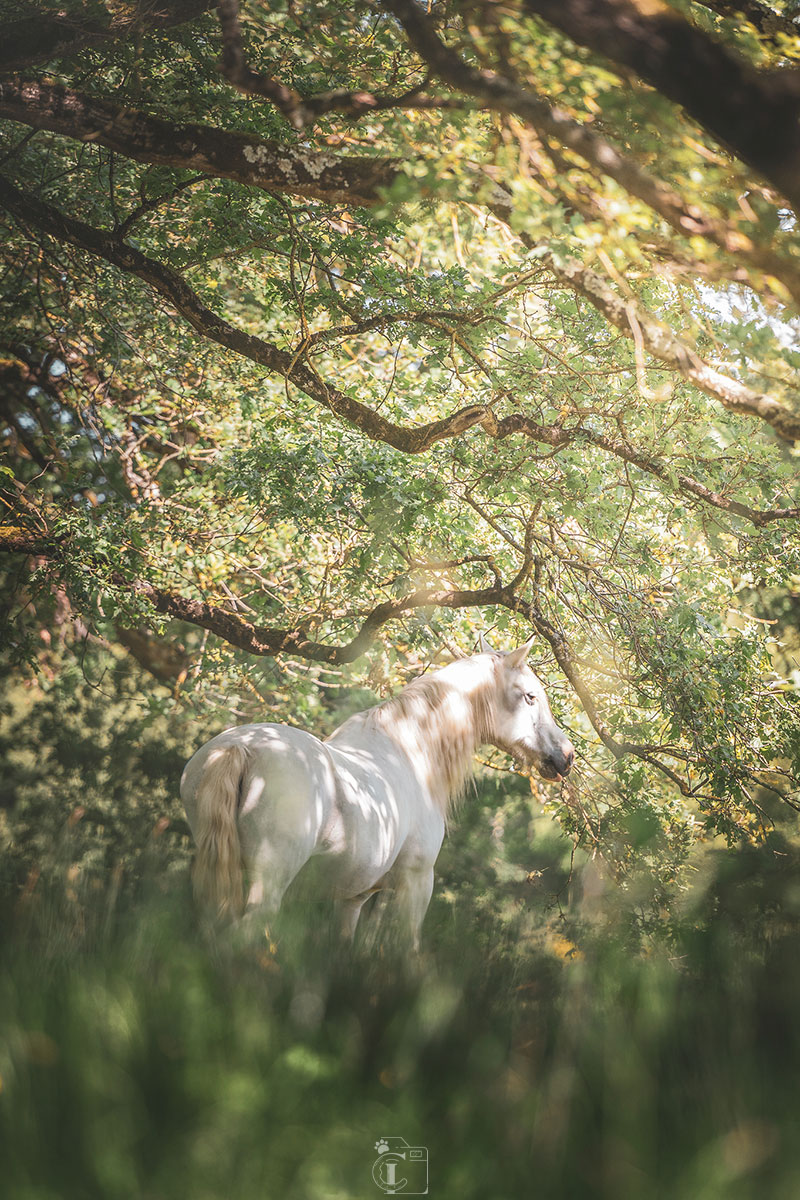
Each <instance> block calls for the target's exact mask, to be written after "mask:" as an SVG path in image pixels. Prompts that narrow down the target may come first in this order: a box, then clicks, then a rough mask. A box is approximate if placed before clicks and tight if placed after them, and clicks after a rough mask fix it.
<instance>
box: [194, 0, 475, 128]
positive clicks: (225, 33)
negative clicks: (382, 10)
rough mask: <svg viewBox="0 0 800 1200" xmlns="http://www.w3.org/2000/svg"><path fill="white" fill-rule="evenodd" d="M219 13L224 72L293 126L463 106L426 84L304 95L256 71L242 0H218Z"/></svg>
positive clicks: (245, 92) (240, 89) (232, 82)
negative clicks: (388, 91)
mask: <svg viewBox="0 0 800 1200" xmlns="http://www.w3.org/2000/svg"><path fill="white" fill-rule="evenodd" d="M217 13H218V15H219V23H220V29H221V31H222V57H221V58H220V70H221V72H222V74H223V75H224V76H225V78H226V79H227V80H228V82H229V83H231V84H233V86H234V87H235V88H236V89H237V91H240V92H243V93H244V94H245V95H246V96H263V97H264V98H265V99H267V100H270V101H271V102H272V103H273V104H274V105H275V107H276V108H277V109H278V111H279V112H281V113H283V115H284V117H285V118H286V120H287V121H288V122H289V124H290V125H291V126H292V128H293V129H297V130H301V129H303V128H305V126H306V125H311V124H313V122H314V121H316V120H317V119H318V118H319V117H321V116H324V115H325V114H326V113H330V112H338V113H341V114H343V115H344V116H347V117H353V118H356V117H360V116H363V115H364V113H369V112H379V111H382V110H385V109H390V108H425V109H430V108H458V107H462V102H461V101H459V100H456V99H450V98H445V99H440V98H438V97H436V96H426V95H424V94H423V92H422V86H420V87H418V88H411V89H410V90H408V91H406V92H403V93H402V94H401V95H399V96H382V95H376V94H375V93H373V92H369V91H367V90H366V89H363V88H362V89H360V90H358V91H346V90H337V91H331V92H321V93H319V94H318V95H316V96H303V95H301V94H300V92H297V91H295V89H294V88H290V87H287V86H286V85H285V84H283V83H281V82H280V81H279V80H277V79H274V78H273V77H272V76H271V75H266V74H264V73H263V72H261V71H254V70H252V68H251V67H250V66H249V64H248V62H247V59H246V57H245V52H244V43H243V40H242V29H241V25H240V22H239V3H238V0H218V3H217Z"/></svg>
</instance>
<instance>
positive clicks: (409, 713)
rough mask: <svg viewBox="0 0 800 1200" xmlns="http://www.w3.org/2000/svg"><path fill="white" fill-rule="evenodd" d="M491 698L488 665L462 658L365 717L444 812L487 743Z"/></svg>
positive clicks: (490, 676)
mask: <svg viewBox="0 0 800 1200" xmlns="http://www.w3.org/2000/svg"><path fill="white" fill-rule="evenodd" d="M493 700H494V685H493V675H492V672H491V667H490V664H489V663H481V662H480V660H475V659H462V660H460V661H459V662H455V663H451V664H450V665H449V666H447V667H444V668H443V669H442V670H441V671H437V672H436V673H435V674H433V675H430V676H424V677H423V678H421V679H417V680H415V681H414V682H413V683H411V684H409V686H408V687H407V688H404V689H403V691H402V692H400V694H399V695H398V696H395V697H394V699H392V700H389V701H387V702H386V703H385V704H381V705H379V706H378V707H377V708H375V709H372V710H371V711H370V712H369V713H367V714H365V716H366V719H367V721H368V722H369V723H370V724H371V725H372V726H373V727H375V728H379V729H381V730H382V731H383V732H384V733H385V734H387V735H388V736H389V737H391V738H392V739H393V741H395V742H396V743H397V745H399V746H400V747H401V749H402V750H403V751H404V753H405V754H406V755H407V756H408V757H409V758H410V759H411V761H412V763H413V765H414V769H415V771H416V773H417V775H418V776H419V778H420V780H421V781H422V782H423V783H424V784H425V785H426V787H427V788H428V791H429V792H430V794H431V796H432V798H433V799H434V801H435V802H436V803H437V804H439V805H440V807H441V808H442V810H443V811H445V812H446V810H447V807H448V805H449V803H450V801H451V800H452V799H453V798H454V797H455V796H457V795H458V793H459V792H460V791H461V789H462V788H463V786H464V784H465V783H466V781H467V779H468V778H469V777H470V775H471V774H472V757H473V755H474V753H475V751H476V750H477V748H478V746H479V745H480V744H481V742H483V741H485V740H486V735H487V732H488V729H489V725H490V713H491V708H492V704H493Z"/></svg>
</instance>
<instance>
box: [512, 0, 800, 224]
mask: <svg viewBox="0 0 800 1200" xmlns="http://www.w3.org/2000/svg"><path fill="white" fill-rule="evenodd" d="M524 3H525V7H526V8H527V10H528V12H530V13H532V14H534V15H536V16H539V17H542V18H543V19H544V20H545V21H547V23H548V24H550V25H553V26H555V28H556V29H560V30H561V31H562V32H563V33H566V34H567V36H568V37H570V38H571V39H572V40H573V41H574V42H577V44H578V45H579V46H586V47H587V48H588V49H590V50H593V51H594V52H595V53H597V54H599V55H601V56H603V57H604V58H607V59H609V60H610V61H611V62H612V63H615V64H617V65H619V66H624V67H626V68H627V69H628V70H631V71H633V72H635V74H636V75H638V76H639V78H640V79H644V80H645V81H646V82H647V83H649V84H650V85H651V86H652V87H654V88H656V89H657V91H659V92H660V93H661V95H663V96H666V97H667V98H668V99H670V100H672V101H674V103H676V104H679V105H681V107H682V108H683V109H684V110H685V111H686V112H687V113H688V114H689V116H690V117H692V118H693V119H694V120H695V121H697V123H698V124H699V125H700V126H702V128H703V129H705V130H706V131H707V132H708V133H710V134H711V135H712V136H713V137H715V138H716V139H717V140H718V141H720V142H721V143H722V144H723V145H725V146H727V147H728V148H729V149H730V150H731V152H732V153H733V154H734V155H735V156H736V157H737V158H739V159H741V160H742V161H743V162H746V163H749V164H750V166H752V167H755V168H756V170H757V171H760V172H761V173H762V174H763V175H764V176H765V178H766V179H769V180H770V181H771V182H772V183H774V184H775V186H776V187H777V188H778V190H779V191H781V192H783V193H784V194H785V195H786V197H787V198H788V199H789V200H790V201H791V203H792V204H793V205H794V207H795V208H797V209H798V210H800V87H798V83H797V79H796V78H795V73H794V72H786V71H780V72H771V73H767V72H758V71H756V70H755V69H754V68H753V67H752V66H751V65H750V64H749V63H747V62H746V61H745V60H744V59H743V58H740V57H739V56H738V55H737V54H735V53H734V52H733V51H732V50H730V49H729V48H728V47H727V46H725V45H724V44H723V43H722V42H718V41H716V40H715V39H714V38H712V37H709V35H708V34H706V33H704V32H703V31H702V30H700V29H698V28H696V27H695V26H693V25H690V24H689V22H688V21H686V20H685V19H684V18H683V17H682V16H681V15H680V14H679V13H678V12H677V11H676V10H675V9H674V8H672V7H670V6H668V5H666V4H663V3H660V2H656V3H647V4H644V3H641V2H640V0H524Z"/></svg>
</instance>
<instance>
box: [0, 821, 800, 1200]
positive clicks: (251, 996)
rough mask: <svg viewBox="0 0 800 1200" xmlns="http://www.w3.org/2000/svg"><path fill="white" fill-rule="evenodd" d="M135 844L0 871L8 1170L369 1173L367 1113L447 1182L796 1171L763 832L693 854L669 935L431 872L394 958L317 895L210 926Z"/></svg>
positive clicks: (370, 1185) (97, 1192) (335, 1182)
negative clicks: (496, 896)
mask: <svg viewBox="0 0 800 1200" xmlns="http://www.w3.org/2000/svg"><path fill="white" fill-rule="evenodd" d="M147 853H148V855H149V856H150V857H149V861H148V863H146V864H145V867H144V869H143V871H142V872H140V873H139V879H138V881H137V882H136V883H129V882H127V880H128V879H129V877H130V878H133V877H134V876H135V873H132V874H131V873H128V874H126V876H125V877H124V878H122V877H121V876H120V874H119V873H116V874H115V873H114V872H111V873H108V874H103V873H97V872H96V873H94V874H87V873H85V872H83V873H82V872H76V871H74V870H72V869H70V868H69V866H68V865H67V858H68V857H69V855H68V853H67V855H66V858H65V859H64V861H63V862H62V867H61V868H59V869H55V868H54V869H52V870H51V871H50V872H49V874H47V876H44V875H43V876H42V877H41V878H38V879H32V880H29V883H28V887H27V889H25V888H23V889H22V891H20V889H19V887H18V886H16V887H13V888H12V887H11V886H8V887H6V888H5V890H4V892H3V896H2V909H1V910H0V912H1V915H2V921H3V934H4V937H3V945H2V950H0V1075H1V1076H2V1092H1V1093H0V1192H2V1194H3V1195H5V1196H10V1197H13V1198H14V1200H28V1198H30V1200H34V1198H35V1200H44V1198H47V1200H50V1198H51V1197H52V1198H53V1200H56V1198H58V1200H67V1198H70V1200H71V1198H73V1197H74V1198H75V1200H78V1198H80V1200H84V1198H87V1200H88V1198H90V1197H95V1196H97V1197H120V1198H124V1197H136V1198H148V1200H161V1198H164V1200H171V1198H172V1197H191V1198H192V1200H206V1198H208V1200H212V1198H217V1197H226V1198H227V1197H235V1198H236V1200H251V1198H252V1200H256V1198H258V1200H270V1198H272V1197H276V1198H277V1197H286V1198H287V1200H338V1198H342V1200H344V1198H347V1200H349V1198H351V1197H352V1198H356V1197H358V1198H361V1197H366V1198H370V1197H377V1196H379V1195H381V1194H382V1193H381V1192H380V1191H379V1190H378V1188H377V1186H376V1185H375V1183H374V1182H373V1180H372V1177H371V1170H372V1164H373V1161H374V1159H375V1157H376V1155H375V1151H374V1144H375V1142H376V1141H377V1140H378V1139H380V1138H382V1137H385V1136H392V1137H403V1138H405V1139H406V1141H407V1142H409V1143H410V1144H411V1145H422V1146H425V1147H427V1149H428V1155H429V1163H430V1194H431V1195H432V1196H438V1197H446V1198H448V1200H450V1198H452V1200H456V1198H458V1200H471V1198H472V1197H475V1198H476V1200H477V1198H483V1197H487V1198H492V1200H505V1198H509V1200H511V1198H514V1200H517V1198H518V1197H520V1196H533V1197H582V1198H583V1197H586V1198H591V1197H604V1198H608V1200H612V1198H613V1200H626V1198H628V1197H664V1198H673V1197H674V1198H675V1200H717V1198H719V1200H722V1198H723V1197H724V1198H725V1200H737V1198H739V1197H742V1198H743V1197H748V1198H749V1197H759V1198H761V1197H775V1198H780V1200H796V1197H797V1196H799V1195H800V1138H798V1133H797V1131H798V1128H800V1089H799V1088H798V1065H800V1055H798V1048H799V1047H798V1042H800V1017H799V1014H800V1009H799V1008H798V996H799V995H800V919H799V918H800V882H799V881H800V869H799V868H800V864H799V863H798V855H797V851H796V850H795V849H794V848H793V846H792V845H791V844H790V843H789V842H788V841H785V840H784V839H783V838H782V837H781V836H780V835H779V834H775V835H773V836H772V838H771V839H769V840H768V842H767V844H766V845H764V846H763V847H760V848H757V849H752V848H751V849H746V850H742V851H736V852H730V853H724V854H720V855H719V857H718V858H717V857H715V856H714V855H712V856H711V857H710V860H709V864H708V866H707V868H706V877H705V879H704V882H703V885H702V887H700V888H699V889H698V890H697V895H696V897H695V899H694V901H693V902H692V905H691V906H690V907H688V908H687V909H686V911H685V912H684V914H683V917H682V920H681V923H680V924H679V926H677V927H676V928H675V929H674V930H673V936H672V944H671V947H670V949H669V950H667V949H666V948H664V949H663V950H662V949H658V947H657V945H655V944H654V945H653V947H651V949H650V950H649V952H647V953H642V952H636V951H634V950H633V949H632V947H631V944H630V942H629V941H628V939H627V938H626V937H625V936H623V933H622V932H621V931H622V929H623V927H624V922H623V921H622V920H621V919H620V918H619V917H618V916H615V915H614V914H613V913H611V905H612V901H613V895H612V898H611V899H610V900H608V901H607V903H608V906H609V908H608V913H607V914H606V916H605V918H604V919H602V920H599V921H597V920H596V921H594V922H584V924H583V925H577V924H575V925H571V924H569V923H568V922H566V921H562V922H560V923H559V925H558V928H559V929H562V930H563V938H562V941H561V942H560V943H559V941H558V938H555V939H554V937H553V936H552V934H551V935H550V936H549V937H547V938H545V937H539V936H537V935H536V928H541V921H540V922H539V926H535V925H534V926H531V925H530V920H529V923H528V925H527V926H526V925H525V924H524V921H523V919H522V917H521V918H520V919H519V920H517V921H504V922H500V921H499V920H496V919H493V918H492V916H491V915H490V914H487V912H486V911H483V910H481V909H480V907H479V906H478V905H477V904H473V903H472V902H471V901H470V899H469V895H468V893H465V892H462V893H461V894H460V897H459V900H458V903H455V904H454V903H452V902H451V901H450V900H448V899H447V897H446V893H447V888H446V887H443V888H442V887H440V891H439V894H438V896H437V898H436V900H435V901H434V905H433V907H432V909H431V912H430V914H429V917H428V920H427V922H426V950H425V953H424V955H423V957H422V960H421V961H420V962H419V963H418V964H417V965H416V966H414V967H413V968H411V969H408V968H405V967H404V966H403V965H402V964H399V963H397V962H395V961H393V960H392V959H391V958H388V957H386V956H385V955H384V956H379V955H377V954H374V953H371V952H369V951H368V950H367V949H366V948H364V947H363V946H362V947H361V948H360V949H358V948H357V949H356V951H355V952H354V953H352V954H349V953H347V954H345V953H343V952H342V949H341V947H339V946H337V945H336V943H335V942H334V941H332V940H331V939H330V937H329V936H328V935H327V933H326V931H325V926H324V922H322V921H321V920H320V919H319V917H320V914H319V913H317V912H313V911H312V912H311V913H308V912H306V913H302V912H301V913H299V914H297V917H298V920H297V926H298V927H294V922H293V921H292V918H291V915H290V916H289V918H287V920H286V921H285V922H284V927H283V929H282V930H281V932H280V939H279V944H278V947H277V950H276V952H275V953H274V954H270V953H269V951H268V948H267V946H266V943H265V945H264V947H263V948H261V949H259V950H258V951H257V952H256V951H252V950H242V949H236V948H234V947H232V946H231V945H230V944H229V943H228V942H227V941H226V940H224V939H223V940H219V941H218V942H217V943H216V944H215V945H212V944H210V943H209V942H208V941H207V940H206V939H205V938H204V937H203V935H202V934H201V933H200V932H199V931H198V929H197V927H196V922H195V919H194V915H193V913H192V909H191V904H190V902H189V896H188V883H187V875H186V872H185V870H184V869H181V870H178V871H173V872H169V871H167V869H166V868H167V865H168V858H169V855H168V851H167V850H166V849H165V850H164V851H163V854H164V858H163V860H159V857H158V855H159V851H158V848H157V847H156V848H155V849H154V848H153V847H152V846H151V847H150V848H149V849H148V851H147ZM443 869H444V874H445V876H446V873H447V862H446V861H445V862H444V864H443ZM604 903H606V902H605V901H604ZM609 914H610V915H609ZM537 920H539V918H537ZM302 929H304V930H305V932H302ZM309 929H310V930H311V932H309Z"/></svg>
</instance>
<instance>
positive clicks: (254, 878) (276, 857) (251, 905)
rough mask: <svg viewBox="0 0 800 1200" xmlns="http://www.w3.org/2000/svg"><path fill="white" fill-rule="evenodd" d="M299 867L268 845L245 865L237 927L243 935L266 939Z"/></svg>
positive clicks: (263, 845)
mask: <svg viewBox="0 0 800 1200" xmlns="http://www.w3.org/2000/svg"><path fill="white" fill-rule="evenodd" d="M302 865H303V863H302V862H298V861H295V860H294V859H293V858H292V857H290V856H288V855H281V854H279V853H276V852H275V848H274V847H272V846H271V845H269V844H268V843H263V844H262V845H261V846H260V847H259V848H258V852H257V853H256V854H255V855H254V856H253V858H251V859H250V860H249V861H248V862H247V863H246V874H247V878H248V881H249V887H248V890H247V899H246V902H245V911H244V915H243V917H242V921H241V925H242V930H243V932H244V933H245V934H246V935H247V936H250V935H252V937H253V938H254V939H257V938H261V937H263V936H264V935H265V934H266V935H267V937H269V934H270V929H271V927H272V925H273V923H274V921H275V918H276V917H277V915H278V912H279V911H280V907H281V904H282V902H283V897H284V895H285V894H286V890H287V888H288V887H289V884H290V883H291V882H292V880H293V879H294V877H295V875H296V874H297V872H298V871H299V870H300V868H301V866H302Z"/></svg>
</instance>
